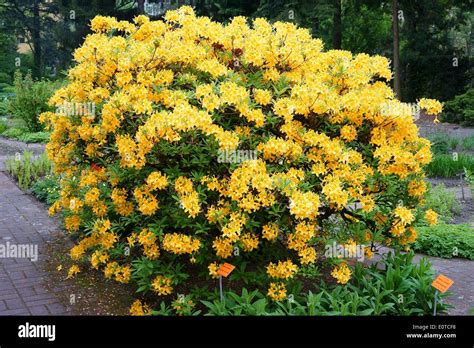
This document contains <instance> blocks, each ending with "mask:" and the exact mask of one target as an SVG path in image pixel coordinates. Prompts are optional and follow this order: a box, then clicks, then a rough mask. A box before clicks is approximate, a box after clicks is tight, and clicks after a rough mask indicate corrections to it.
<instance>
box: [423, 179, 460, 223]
mask: <svg viewBox="0 0 474 348" xmlns="http://www.w3.org/2000/svg"><path fill="white" fill-rule="evenodd" d="M428 209H433V210H434V211H435V212H436V213H438V215H439V217H440V219H441V220H443V221H444V222H451V221H452V219H453V217H454V215H459V214H460V213H461V205H460V204H459V202H458V200H457V199H456V195H455V194H454V192H453V191H449V190H447V189H446V186H444V184H439V185H436V186H435V187H434V188H431V189H430V190H429V191H428V194H427V195H426V199H425V203H424V205H423V210H428Z"/></svg>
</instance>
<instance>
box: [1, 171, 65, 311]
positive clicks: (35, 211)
mask: <svg viewBox="0 0 474 348" xmlns="http://www.w3.org/2000/svg"><path fill="white" fill-rule="evenodd" d="M57 233H61V230H60V228H59V225H58V224H57V223H56V222H55V221H54V220H53V219H52V218H50V217H49V216H48V214H47V211H46V209H45V208H44V207H42V206H41V205H40V204H39V203H37V202H36V201H35V199H34V198H33V197H31V196H29V195H27V194H25V193H24V192H23V191H21V190H20V189H19V188H18V187H17V186H16V185H15V184H14V183H13V182H12V181H11V180H10V179H9V178H8V177H7V176H6V175H5V174H4V173H2V172H0V315H66V314H68V313H69V311H70V309H69V308H68V307H66V306H65V305H64V304H63V303H62V302H61V301H60V300H59V298H57V297H56V294H57V293H59V292H62V291H65V286H66V285H64V284H52V282H50V281H49V278H48V274H47V272H46V271H44V270H43V269H42V262H43V261H44V259H43V256H44V250H45V248H46V246H47V244H48V242H49V241H51V240H53V239H54V238H55V234H57ZM20 245H25V246H28V250H29V253H28V254H26V255H22V256H29V257H31V258H26V257H23V258H19V257H11V256H13V254H12V252H13V251H14V248H17V247H18V246H20ZM5 249H6V250H5ZM7 250H8V251H7Z"/></svg>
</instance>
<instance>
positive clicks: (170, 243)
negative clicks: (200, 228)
mask: <svg viewBox="0 0 474 348" xmlns="http://www.w3.org/2000/svg"><path fill="white" fill-rule="evenodd" d="M200 246H201V242H200V241H199V239H196V238H193V237H191V236H187V235H185V234H180V233H167V234H165V235H164V237H163V249H164V250H166V251H169V252H170V253H173V254H192V253H195V252H196V251H198V250H199V247H200Z"/></svg>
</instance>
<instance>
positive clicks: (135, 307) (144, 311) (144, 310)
mask: <svg viewBox="0 0 474 348" xmlns="http://www.w3.org/2000/svg"><path fill="white" fill-rule="evenodd" d="M130 315H133V316H143V315H151V309H150V307H148V305H146V304H142V302H141V301H140V300H135V301H134V302H133V303H132V306H131V307H130Z"/></svg>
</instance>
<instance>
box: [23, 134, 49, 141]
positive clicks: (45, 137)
mask: <svg viewBox="0 0 474 348" xmlns="http://www.w3.org/2000/svg"><path fill="white" fill-rule="evenodd" d="M50 134H51V133H50V132H35V133H24V134H23V135H21V136H19V137H18V140H20V141H23V142H25V143H47V142H48V141H49V136H50Z"/></svg>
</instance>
